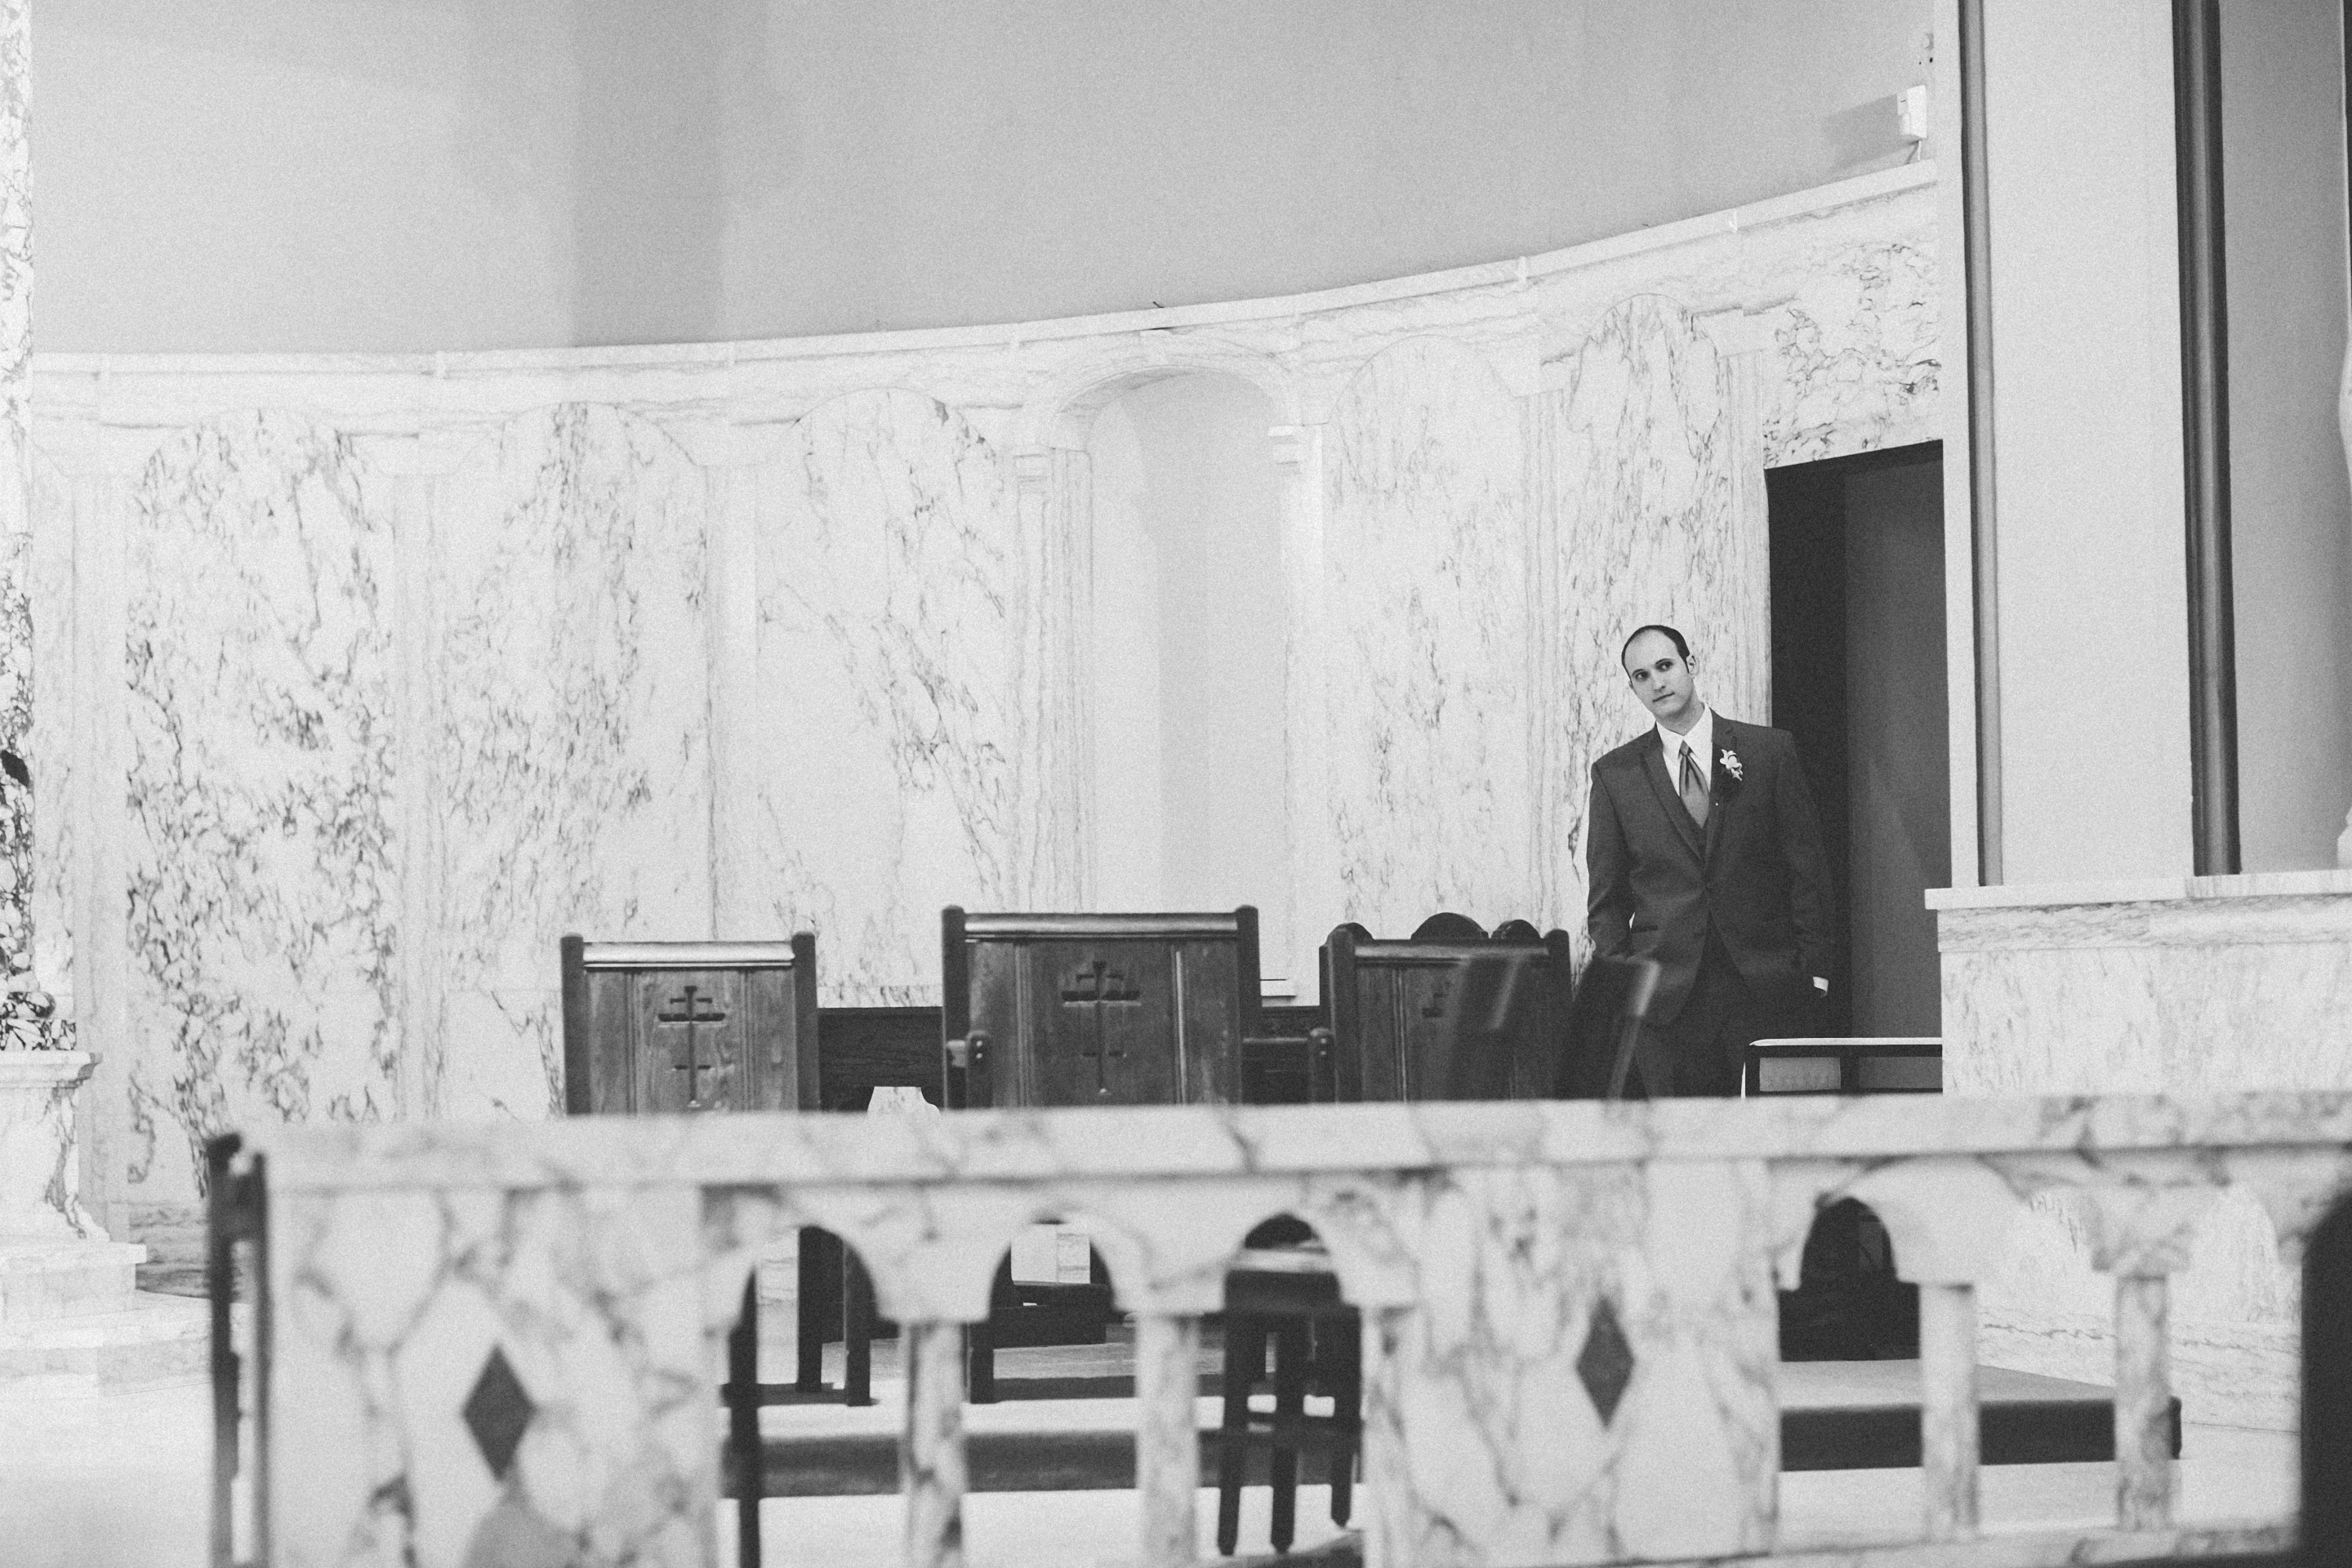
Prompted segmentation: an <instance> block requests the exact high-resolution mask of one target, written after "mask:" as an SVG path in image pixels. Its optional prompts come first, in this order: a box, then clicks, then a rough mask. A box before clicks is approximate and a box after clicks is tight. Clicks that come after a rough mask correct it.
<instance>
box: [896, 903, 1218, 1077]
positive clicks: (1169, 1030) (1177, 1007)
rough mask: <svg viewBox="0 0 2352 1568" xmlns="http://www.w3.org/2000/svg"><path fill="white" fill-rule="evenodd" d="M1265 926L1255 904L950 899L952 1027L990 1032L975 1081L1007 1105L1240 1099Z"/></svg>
mask: <svg viewBox="0 0 2352 1568" xmlns="http://www.w3.org/2000/svg"><path fill="white" fill-rule="evenodd" d="M1255 931H1256V924H1255V911H1254V910H1247V909H1244V910H1236V911H1234V913H1233V914H1230V915H1102V916H1097V915H990V914H981V915H971V916H966V915H964V914H963V912H962V911H961V910H948V911H947V912H946V915H945V916H944V918H943V919H942V921H941V936H942V942H944V944H945V947H946V951H945V952H943V953H942V958H943V960H944V961H945V962H944V963H942V966H941V972H942V973H943V974H944V975H945V976H946V977H947V979H948V985H949V990H948V994H947V995H946V996H945V998H944V1006H943V1009H942V1014H943V1018H942V1027H943V1028H945V1029H947V1030H948V1031H949V1032H950V1034H966V1033H968V1034H971V1035H984V1036H986V1037H988V1039H989V1042H990V1050H989V1063H990V1065H989V1070H988V1071H987V1073H986V1074H984V1075H982V1078H984V1079H985V1081H984V1082H979V1081H978V1080H976V1084H977V1087H975V1088H974V1089H973V1090H972V1092H973V1093H974V1094H975V1095H985V1096H986V1097H987V1099H988V1100H989V1101H991V1102H992V1103H995V1104H998V1105H1107V1104H1123V1105H1169V1104H1179V1103H1183V1102H1187V1101H1192V1102H1217V1101H1230V1100H1233V1098H1234V1094H1235V1091H1236V1089H1237V1088H1238V1068H1237V1067H1236V1065H1235V1064H1236V1060H1237V1058H1238V1055H1239V1049H1240V1042H1241V1039H1242V1037H1243V1036H1244V1034H1245V1033H1248V1032H1251V1031H1252V1030H1253V1029H1254V1028H1255V1021H1256V1016H1257V1008H1256V996H1255V986H1256V973H1255ZM960 1024H963V1025H966V1026H967V1027H965V1028H963V1029H961V1030H959V1027H958V1026H959V1025H960ZM978 1102H979V1101H978V1100H975V1103H978Z"/></svg>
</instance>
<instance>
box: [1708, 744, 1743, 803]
mask: <svg viewBox="0 0 2352 1568" xmlns="http://www.w3.org/2000/svg"><path fill="white" fill-rule="evenodd" d="M1715 765H1716V768H1717V776H1718V777H1719V778H1720V779H1721V781H1722V782H1721V784H1719V785H1718V786H1717V790H1716V793H1717V795H1721V796H1722V797H1723V798H1724V799H1726V800H1729V799H1730V798H1731V797H1732V796H1733V795H1738V793H1739V786H1740V785H1741V784H1746V783H1747V782H1748V770H1747V769H1746V768H1743V767H1741V766H1740V765H1739V753H1738V752H1735V751H1732V750H1731V749H1730V748H1729V747H1726V748H1725V749H1724V752H1723V754H1722V755H1721V756H1718V757H1717V758H1716V760H1715Z"/></svg>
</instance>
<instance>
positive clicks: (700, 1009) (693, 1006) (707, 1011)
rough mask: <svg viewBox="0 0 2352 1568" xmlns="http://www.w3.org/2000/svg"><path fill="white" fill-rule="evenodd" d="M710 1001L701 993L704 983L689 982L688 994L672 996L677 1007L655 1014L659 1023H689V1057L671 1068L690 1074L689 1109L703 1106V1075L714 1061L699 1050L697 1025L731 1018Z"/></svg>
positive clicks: (687, 1028) (687, 1047) (716, 1022)
mask: <svg viewBox="0 0 2352 1568" xmlns="http://www.w3.org/2000/svg"><path fill="white" fill-rule="evenodd" d="M709 1002H710V998H709V997H708V996H705V995H703V994H701V988H700V987H698V986H694V985H689V986H688V987H687V988H686V994H684V995H683V996H673V997H671V998H670V999H669V1005H670V1006H671V1007H672V1008H674V1009H675V1011H673V1012H668V1013H656V1014H655V1015H654V1022H655V1023H656V1024H683V1025H685V1026H686V1060H684V1061H682V1062H677V1063H673V1064H672V1065H671V1067H670V1071H672V1072H682V1073H684V1074H685V1075H686V1108H687V1109H688V1110H701V1109H702V1075H703V1074H704V1073H706V1072H708V1071H709V1070H710V1068H711V1066H712V1065H713V1064H711V1063H709V1062H706V1061H704V1060H703V1059H702V1058H701V1056H700V1055H699V1054H698V1052H697V1051H696V1050H695V1048H694V1026H696V1025H697V1024H723V1023H725V1022H726V1021H727V1015H726V1014H725V1013H724V1012H723V1011H721V1010H720V1009H719V1008H717V1007H714V1006H710V1005H709Z"/></svg>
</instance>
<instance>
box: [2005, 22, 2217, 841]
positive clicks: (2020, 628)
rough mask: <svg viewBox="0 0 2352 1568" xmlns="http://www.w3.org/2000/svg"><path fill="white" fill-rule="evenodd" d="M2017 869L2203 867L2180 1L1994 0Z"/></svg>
mask: <svg viewBox="0 0 2352 1568" xmlns="http://www.w3.org/2000/svg"><path fill="white" fill-rule="evenodd" d="M1985 51H1986V74H1987V79H1988V80H1987V101H1986V109H1985V117H1986V125H1987V135H1988V139H1989V143H1990V145H1989V153H1988V155H1989V158H1990V169H1989V171H1988V186H1989V190H1990V202H1991V243H1992V252H1993V258H1994V260H1993V273H1992V301H1991V306H1992V319H1993V334H1994V338H1993V350H1992V352H1993V363H1994V372H1993V374H1994V376H1995V382H1996V388H1997V392H1996V400H1995V405H1994V410H1995V413H1994V448H1995V462H1996V465H1997V473H1996V479H1997V490H1998V507H1999V529H2000V589H1999V593H2000V670H2001V687H2000V697H2001V706H2000V726H2001V806H2000V815H2001V823H2002V833H2003V841H2004V842H2003V848H2004V856H2003V864H2002V867H2001V878H2000V879H2001V880H2002V881H2004V882H2011V883H2017V882H2042V881H2053V880H2060V879H2084V878H2093V877H2103V876H2104V877H2115V876H2129V875H2139V874H2163V873H2179V872H2185V871H2186V870H2188V869H2189V685H2188V682H2189V667H2188V657H2189V656H2188V611H2187V608H2186V605H2187V604H2188V600H2187V597H2186V595H2187V586H2186V570H2187V569H2186V566H2185V564H2184V554H2183V552H2184V549H2185V545H2184V541H2183V536H2182V531H2181V529H2182V524H2181V515H2182V514H2181V484H2182V479H2181V445H2180V333H2179V309H2180V307H2179V288H2178V268H2177V264H2176V246H2177V237H2176V236H2177V230H2176V224H2175V211H2174V207H2175V204H2174V196H2173V153H2172V148H2173V130H2172V68H2171V58H2172V56H2171V51H2172V34H2171V8H2170V6H2169V5H2168V4H2166V0H2080V3H2070V4H2067V5H2046V4H2042V0H1988V3H1987V5H1986V6H1985Z"/></svg>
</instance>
